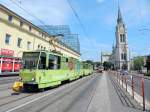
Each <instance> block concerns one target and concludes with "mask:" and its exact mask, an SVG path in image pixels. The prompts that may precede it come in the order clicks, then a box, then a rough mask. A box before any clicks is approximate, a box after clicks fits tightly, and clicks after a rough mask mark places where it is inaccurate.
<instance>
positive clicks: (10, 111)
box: [6, 91, 56, 112]
mask: <svg viewBox="0 0 150 112" xmlns="http://www.w3.org/2000/svg"><path fill="white" fill-rule="evenodd" d="M55 92H56V91H52V92H49V93H47V94H45V95H43V96H40V97H38V98H36V99H33V100H31V101H29V102H26V103H24V104H22V105H19V106H17V107H15V108H12V109H10V110H7V111H6V112H12V111H14V110H17V109H19V108H21V107H23V106H25V105H28V104H30V103H33V102H35V101H37V100H40V99H42V98H44V97H46V96H48V95H51V94H53V93H55Z"/></svg>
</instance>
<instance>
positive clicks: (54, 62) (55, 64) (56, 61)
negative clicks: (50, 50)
mask: <svg viewBox="0 0 150 112" xmlns="http://www.w3.org/2000/svg"><path fill="white" fill-rule="evenodd" d="M48 63H49V64H48V69H54V70H56V69H60V57H58V56H54V55H51V54H50V55H49V62H48Z"/></svg>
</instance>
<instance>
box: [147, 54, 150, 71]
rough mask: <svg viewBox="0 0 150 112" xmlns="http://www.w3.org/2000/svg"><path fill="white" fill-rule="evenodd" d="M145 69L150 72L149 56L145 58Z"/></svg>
mask: <svg viewBox="0 0 150 112" xmlns="http://www.w3.org/2000/svg"><path fill="white" fill-rule="evenodd" d="M146 67H147V71H148V72H150V55H149V56H147V60H146Z"/></svg>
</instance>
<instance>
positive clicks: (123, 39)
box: [120, 34, 125, 42]
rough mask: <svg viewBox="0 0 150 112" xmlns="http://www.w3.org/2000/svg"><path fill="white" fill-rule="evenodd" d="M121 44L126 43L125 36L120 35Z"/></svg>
mask: <svg viewBox="0 0 150 112" xmlns="http://www.w3.org/2000/svg"><path fill="white" fill-rule="evenodd" d="M120 42H125V34H120Z"/></svg>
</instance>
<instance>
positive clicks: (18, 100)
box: [0, 94, 34, 107]
mask: <svg viewBox="0 0 150 112" xmlns="http://www.w3.org/2000/svg"><path fill="white" fill-rule="evenodd" d="M33 95H34V94H28V95H25V96H22V97H20V98H17V99H14V100H10V101H8V102H6V103H2V104H0V107H1V106H4V105H7V104H10V103H12V102H16V101H19V100H22V99H23V98H26V97H29V96H33ZM14 96H15V95H14ZM10 97H13V95H9V96H5V97H2V98H0V100H4V99H7V98H10Z"/></svg>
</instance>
